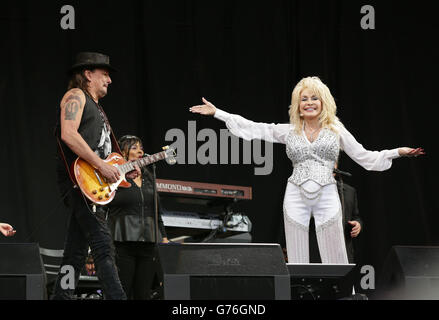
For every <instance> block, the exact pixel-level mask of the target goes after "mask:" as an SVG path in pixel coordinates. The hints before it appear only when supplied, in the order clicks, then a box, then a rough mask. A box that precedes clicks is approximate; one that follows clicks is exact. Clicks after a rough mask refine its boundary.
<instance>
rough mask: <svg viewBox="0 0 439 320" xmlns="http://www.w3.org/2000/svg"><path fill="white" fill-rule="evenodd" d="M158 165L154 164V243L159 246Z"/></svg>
mask: <svg viewBox="0 0 439 320" xmlns="http://www.w3.org/2000/svg"><path fill="white" fill-rule="evenodd" d="M155 168H156V165H155V163H153V164H152V190H153V194H154V221H153V224H154V243H155V244H156V245H157V244H158V243H159V239H158V234H159V224H158V221H159V219H158V214H159V213H158V199H157V183H156V173H155Z"/></svg>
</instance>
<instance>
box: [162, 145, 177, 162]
mask: <svg viewBox="0 0 439 320" xmlns="http://www.w3.org/2000/svg"><path fill="white" fill-rule="evenodd" d="M162 149H163V151H164V152H165V161H166V162H167V163H168V164H171V165H172V164H175V163H176V162H177V159H175V157H176V156H177V154H176V153H175V150H174V148H171V147H169V146H164V147H163V148H162Z"/></svg>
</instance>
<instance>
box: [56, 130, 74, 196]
mask: <svg viewBox="0 0 439 320" xmlns="http://www.w3.org/2000/svg"><path fill="white" fill-rule="evenodd" d="M58 128H59V126H58V125H57V126H56V127H55V130H54V133H53V134H54V135H55V137H56V142H57V144H58V149H59V154H60V155H61V158H62V160H63V162H64V166H65V167H66V171H67V174H68V175H69V178H70V181H72V184H73V187H74V188H77V185H76V182H75V179H73V177H72V173H71V172H70V168H69V164H68V163H67V160H66V156H65V155H64V149H63V147H62V143H61V140H60V139H59V135H58V134H57V129H58ZM60 130H61V129H60Z"/></svg>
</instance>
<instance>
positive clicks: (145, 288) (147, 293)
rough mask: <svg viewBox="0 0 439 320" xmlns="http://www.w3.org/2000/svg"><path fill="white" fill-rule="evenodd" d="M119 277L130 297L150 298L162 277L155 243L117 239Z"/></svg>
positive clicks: (135, 298) (136, 298) (138, 298)
mask: <svg viewBox="0 0 439 320" xmlns="http://www.w3.org/2000/svg"><path fill="white" fill-rule="evenodd" d="M114 244H115V247H116V264H117V267H118V269H119V278H120V281H121V282H122V286H123V288H124V290H125V292H126V294H127V296H128V299H134V300H149V299H150V298H151V294H152V290H153V289H154V284H155V283H156V282H157V281H155V280H158V282H160V279H161V269H160V263H159V261H158V255H157V248H156V245H155V244H154V243H148V242H132V241H125V242H122V241H115V242H114Z"/></svg>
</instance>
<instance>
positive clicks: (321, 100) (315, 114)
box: [289, 77, 340, 134]
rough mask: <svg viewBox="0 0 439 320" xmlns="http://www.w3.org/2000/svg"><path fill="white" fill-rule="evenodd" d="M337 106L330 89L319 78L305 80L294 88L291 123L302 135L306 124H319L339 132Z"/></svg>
mask: <svg viewBox="0 0 439 320" xmlns="http://www.w3.org/2000/svg"><path fill="white" fill-rule="evenodd" d="M336 113H337V106H336V104H335V100H334V97H333V96H332V94H331V91H330V90H329V88H328V87H327V86H326V85H325V84H324V83H323V82H322V81H321V80H320V79H319V78H318V77H307V78H303V79H302V80H301V81H300V82H299V83H298V84H297V85H296V87H295V88H294V90H293V93H292V96H291V106H290V110H289V115H290V123H291V124H293V125H294V128H295V131H296V133H298V134H300V133H301V130H302V128H303V124H304V122H306V123H312V122H316V121H317V122H318V123H319V125H320V126H321V127H322V128H328V129H330V130H333V131H337V130H336V129H335V128H334V125H338V124H340V121H339V119H338V118H337V116H336Z"/></svg>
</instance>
